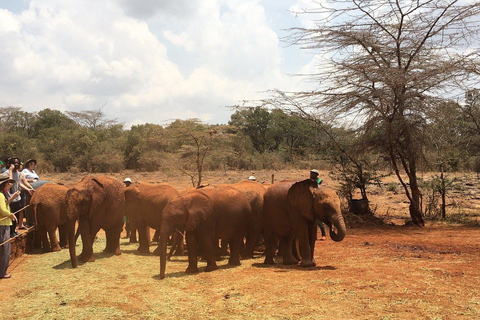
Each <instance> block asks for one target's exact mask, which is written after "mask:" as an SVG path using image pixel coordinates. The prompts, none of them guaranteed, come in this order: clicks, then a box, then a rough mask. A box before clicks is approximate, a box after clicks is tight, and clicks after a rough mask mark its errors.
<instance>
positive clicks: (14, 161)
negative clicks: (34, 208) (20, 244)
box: [5, 157, 23, 235]
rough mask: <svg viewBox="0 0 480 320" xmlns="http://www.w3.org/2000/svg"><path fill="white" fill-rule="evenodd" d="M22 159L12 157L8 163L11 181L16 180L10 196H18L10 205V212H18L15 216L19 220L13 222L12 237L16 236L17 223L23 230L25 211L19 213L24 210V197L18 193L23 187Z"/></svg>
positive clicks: (9, 193)
mask: <svg viewBox="0 0 480 320" xmlns="http://www.w3.org/2000/svg"><path fill="white" fill-rule="evenodd" d="M20 164H21V161H20V158H18V157H12V158H10V160H9V163H8V171H6V172H5V173H7V172H8V175H9V178H10V179H11V180H14V181H15V182H13V184H12V187H11V188H10V190H9V192H8V194H7V196H8V195H14V194H17V196H16V197H15V198H13V200H12V201H11V203H10V210H11V211H12V212H17V213H16V214H15V215H16V216H17V220H16V221H13V223H12V226H11V228H10V235H16V227H17V221H18V224H19V228H23V211H19V210H20V209H22V197H21V195H20V192H18V193H17V191H21V189H20V188H21V186H20V178H21V177H20V172H19V169H20Z"/></svg>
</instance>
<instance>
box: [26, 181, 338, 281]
mask: <svg viewBox="0 0 480 320" xmlns="http://www.w3.org/2000/svg"><path fill="white" fill-rule="evenodd" d="M30 204H31V207H32V208H33V213H34V217H35V229H36V232H37V235H38V236H39V238H40V239H41V242H42V245H43V250H44V251H58V250H60V249H61V247H65V246H67V245H68V247H69V252H70V260H71V264H72V267H73V268H75V267H77V265H78V262H77V259H79V260H80V261H82V262H92V261H95V257H94V254H93V241H94V239H95V236H96V234H97V233H98V231H99V230H100V229H103V230H104V231H105V235H106V247H105V250H104V251H106V252H110V253H112V254H115V255H119V254H121V251H120V234H121V231H122V229H123V224H124V220H123V219H124V214H126V215H127V217H128V219H129V222H130V225H131V226H132V227H134V228H136V229H138V236H139V238H138V239H139V247H138V250H139V251H140V252H142V253H148V252H149V246H150V230H149V228H154V229H156V231H157V232H158V233H159V240H158V248H157V250H156V252H155V253H157V254H158V255H159V256H160V278H161V279H163V278H164V277H165V270H166V261H167V243H168V240H169V238H170V236H171V235H172V234H177V237H173V238H174V239H175V238H177V239H179V237H178V235H179V234H183V233H184V234H185V240H186V245H187V252H188V267H187V269H186V271H185V272H187V273H196V272H198V271H199V269H198V266H197V260H198V258H197V256H198V255H200V254H201V255H203V257H204V258H205V260H206V261H207V266H206V267H205V271H213V270H215V269H217V265H216V253H215V252H216V247H218V241H219V239H221V240H224V241H225V242H226V243H228V245H229V246H230V258H229V261H228V263H229V264H230V265H233V266H236V265H240V258H251V257H253V251H254V247H255V245H256V243H257V241H258V240H259V239H261V238H262V236H263V239H264V241H265V242H264V244H265V262H264V263H265V264H273V263H274V260H273V258H274V255H275V252H276V249H277V248H278V240H280V239H282V240H283V244H284V245H283V248H284V249H283V263H284V264H298V262H299V260H300V265H301V266H303V267H311V266H315V261H314V258H313V257H314V249H315V241H316V239H317V237H316V234H317V221H321V222H323V223H325V224H326V225H327V226H328V227H329V229H330V237H331V239H332V240H334V241H342V240H343V238H344V237H345V235H346V227H345V223H344V220H343V216H342V212H341V209H340V200H339V198H338V196H337V194H336V193H335V191H333V190H332V189H329V188H327V187H323V186H322V187H319V186H318V185H317V183H316V182H315V181H313V180H311V179H306V180H302V181H282V182H279V183H276V184H273V185H270V184H261V183H258V182H255V181H243V182H239V183H236V184H217V185H208V186H205V187H201V188H196V189H194V188H189V189H186V190H181V191H178V190H177V189H175V188H174V187H171V186H167V185H151V184H134V185H131V186H129V187H124V186H123V184H122V183H120V182H119V181H117V180H116V179H114V178H111V177H107V176H96V177H84V178H83V179H81V180H80V181H79V182H77V183H75V184H74V185H71V186H64V185H58V184H53V183H52V184H46V185H44V186H42V187H41V188H39V189H38V190H37V191H36V192H35V194H34V195H33V197H32V199H31V202H30ZM77 221H78V228H77V236H78V235H80V236H81V237H82V245H83V248H82V252H81V254H80V255H79V256H78V257H77V255H76V251H75V250H76V248H75V247H76V246H75V243H76V235H75V226H76V223H77ZM57 227H58V229H59V235H60V242H59V241H58V240H57V237H56V235H55V232H56V228H57ZM47 234H48V237H49V238H50V241H49V240H48V237H47ZM180 240H181V242H182V243H183V239H181V238H180ZM67 242H68V244H67ZM295 244H297V247H298V253H297V254H294V252H293V250H292V248H294V247H295Z"/></svg>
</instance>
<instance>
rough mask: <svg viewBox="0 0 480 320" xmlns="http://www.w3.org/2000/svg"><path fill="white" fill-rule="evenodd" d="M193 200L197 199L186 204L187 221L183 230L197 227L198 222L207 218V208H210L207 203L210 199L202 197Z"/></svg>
mask: <svg viewBox="0 0 480 320" xmlns="http://www.w3.org/2000/svg"><path fill="white" fill-rule="evenodd" d="M202 196H204V195H202ZM195 200H197V201H192V202H190V204H189V205H188V206H187V212H188V217H187V223H186V224H185V231H192V230H193V229H195V228H196V227H198V225H199V224H200V223H202V222H203V221H205V220H207V210H209V208H210V205H209V201H210V199H209V198H207V197H204V198H203V199H198V198H197V199H195ZM198 200H201V201H198Z"/></svg>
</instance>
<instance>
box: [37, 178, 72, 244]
mask: <svg viewBox="0 0 480 320" xmlns="http://www.w3.org/2000/svg"><path fill="white" fill-rule="evenodd" d="M67 190H68V187H66V186H63V185H58V184H53V183H48V184H45V185H43V186H42V187H41V188H38V189H37V190H36V191H35V193H34V194H33V196H32V199H31V200H30V206H31V208H32V212H33V216H34V219H35V233H36V236H37V237H39V239H40V240H41V243H42V249H43V252H49V251H60V250H61V248H62V247H66V245H67V229H66V228H67V225H66V223H67V208H66V204H65V194H66V193H67ZM57 227H58V231H59V235H60V243H58V239H57V236H56V234H55V231H56V229H57ZM47 233H48V237H49V238H50V241H49V240H48V237H47Z"/></svg>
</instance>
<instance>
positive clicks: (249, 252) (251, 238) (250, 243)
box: [242, 229, 260, 259]
mask: <svg viewBox="0 0 480 320" xmlns="http://www.w3.org/2000/svg"><path fill="white" fill-rule="evenodd" d="M259 236H260V232H258V231H256V230H253V229H251V230H249V231H248V232H247V236H246V241H245V248H244V249H243V252H242V258H243V259H251V258H253V251H254V250H255V245H256V243H257V240H258V238H259Z"/></svg>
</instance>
